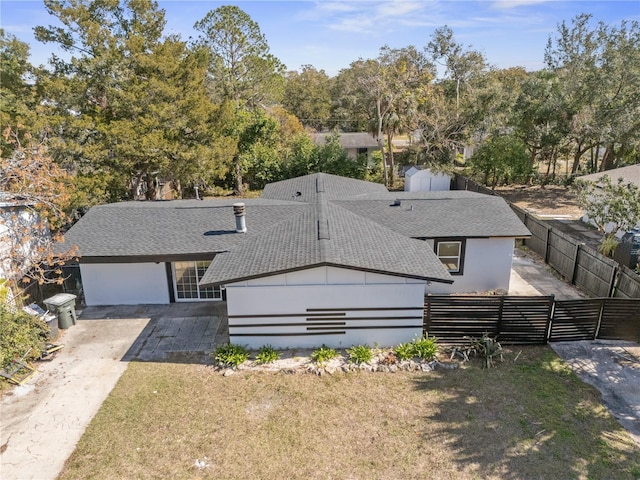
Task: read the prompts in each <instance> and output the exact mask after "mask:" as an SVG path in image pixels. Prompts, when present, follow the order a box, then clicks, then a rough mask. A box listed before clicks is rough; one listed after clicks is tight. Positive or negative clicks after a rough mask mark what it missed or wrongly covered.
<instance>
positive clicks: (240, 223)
mask: <svg viewBox="0 0 640 480" xmlns="http://www.w3.org/2000/svg"><path fill="white" fill-rule="evenodd" d="M244 213H245V206H244V203H234V204H233V214H234V215H235V216H236V233H246V231H247V223H246V221H245V219H244Z"/></svg>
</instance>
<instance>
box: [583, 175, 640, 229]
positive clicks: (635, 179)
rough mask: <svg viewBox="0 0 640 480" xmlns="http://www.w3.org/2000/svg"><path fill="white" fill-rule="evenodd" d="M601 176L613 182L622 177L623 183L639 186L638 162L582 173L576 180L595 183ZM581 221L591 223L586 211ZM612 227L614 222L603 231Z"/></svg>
mask: <svg viewBox="0 0 640 480" xmlns="http://www.w3.org/2000/svg"><path fill="white" fill-rule="evenodd" d="M603 176H607V177H609V180H611V183H613V184H615V183H617V182H618V180H619V179H622V183H623V184H631V185H635V186H636V187H638V188H640V163H637V164H635V165H628V166H626V167H620V168H614V169H612V170H606V171H604V172H598V173H591V174H589V175H582V176H580V177H576V180H580V181H582V182H593V183H595V184H596V185H597V184H598V182H599V181H600V179H601V178H602V177H603ZM582 221H583V222H585V223H592V222H591V221H590V219H589V216H588V215H587V214H586V213H585V214H584V215H583V216H582ZM638 226H639V227H640V225H638ZM614 228H615V225H614V224H609V225H606V226H605V232H607V233H610V232H611V231H612V230H613V229H614ZM624 233H625V232H622V231H619V232H616V236H618V237H621V236H622V235H624Z"/></svg>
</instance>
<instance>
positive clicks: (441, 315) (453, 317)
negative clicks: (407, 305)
mask: <svg viewBox="0 0 640 480" xmlns="http://www.w3.org/2000/svg"><path fill="white" fill-rule="evenodd" d="M501 306H502V300H501V297H479V296H451V297H449V296H431V295H428V296H427V297H426V298H425V318H424V327H425V330H426V332H428V333H429V335H432V336H434V337H436V338H437V339H438V340H439V341H441V342H443V343H451V344H459V343H467V342H468V339H465V337H481V336H482V335H483V334H484V333H487V334H489V335H492V336H495V335H497V334H498V323H499V320H500V310H501Z"/></svg>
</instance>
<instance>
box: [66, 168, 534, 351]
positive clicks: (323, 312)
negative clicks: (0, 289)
mask: <svg viewBox="0 0 640 480" xmlns="http://www.w3.org/2000/svg"><path fill="white" fill-rule="evenodd" d="M529 235H530V232H529V231H528V230H527V229H526V228H525V226H524V225H523V224H522V223H521V222H520V220H519V219H518V217H517V216H516V215H515V214H514V213H513V212H512V211H511V209H510V208H509V206H508V205H507V204H506V202H505V201H504V200H503V199H502V198H500V197H495V196H487V195H481V194H478V193H474V192H467V191H449V192H419V193H411V192H399V193H398V192H389V191H387V189H386V188H385V187H384V186H382V185H380V184H375V183H371V182H365V181H362V180H354V179H349V178H344V177H339V176H334V175H328V174H323V173H317V174H313V175H306V176H303V177H298V178H293V179H290V180H284V181H281V182H276V183H272V184H269V185H267V186H266V187H265V189H264V191H263V194H262V196H261V197H260V198H256V199H246V200H244V201H243V202H242V203H237V200H236V201H233V200H203V201H198V200H175V201H166V202H122V203H116V204H109V205H101V206H96V207H93V208H91V209H90V210H89V212H87V214H86V215H85V216H84V217H83V218H82V219H80V220H79V221H78V223H76V225H74V226H73V227H72V228H71V229H70V230H69V231H68V232H67V234H66V243H67V244H72V245H77V246H78V247H79V252H80V255H81V258H80V271H81V276H82V283H83V287H84V294H85V301H86V303H87V305H110V304H138V303H141V304H143V303H156V304H163V303H170V302H183V301H215V300H220V299H222V298H223V292H224V294H226V300H227V310H228V317H229V334H230V339H231V341H232V342H234V343H240V344H246V345H249V346H251V347H259V346H261V345H264V344H271V345H273V346H276V347H305V346H308V347H310V346H317V345H320V344H323V343H324V344H327V345H331V346H336V347H345V346H350V345H354V344H364V343H367V344H369V345H373V344H374V343H379V344H380V345H394V344H397V343H399V342H404V341H408V340H410V339H411V338H413V337H414V336H415V335H420V332H421V328H422V316H423V305H424V295H425V293H449V292H472V291H487V290H495V289H508V287H509V276H510V271H511V259H512V255H513V248H514V240H515V239H516V238H522V237H528V236H529Z"/></svg>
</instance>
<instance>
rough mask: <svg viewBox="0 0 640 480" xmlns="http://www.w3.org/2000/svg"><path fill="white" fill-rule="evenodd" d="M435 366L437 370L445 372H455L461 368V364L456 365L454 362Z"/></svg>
mask: <svg viewBox="0 0 640 480" xmlns="http://www.w3.org/2000/svg"><path fill="white" fill-rule="evenodd" d="M435 366H436V367H437V368H441V369H443V370H455V369H456V368H458V367H459V366H460V364H458V363H454V362H445V363H443V362H438V361H436V362H435Z"/></svg>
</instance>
